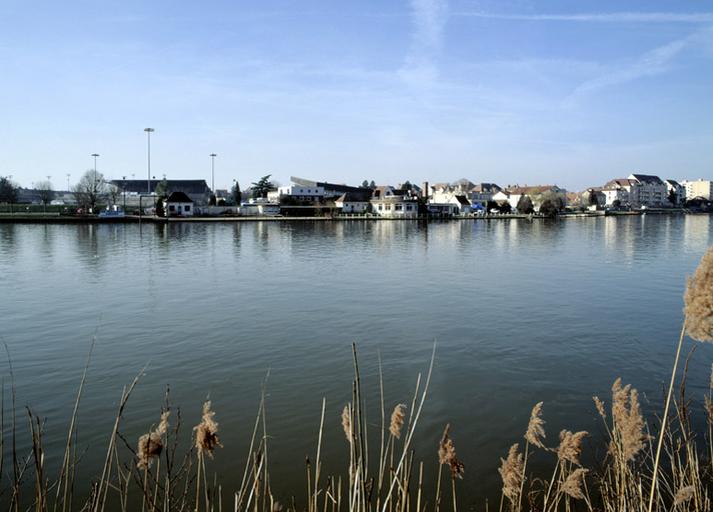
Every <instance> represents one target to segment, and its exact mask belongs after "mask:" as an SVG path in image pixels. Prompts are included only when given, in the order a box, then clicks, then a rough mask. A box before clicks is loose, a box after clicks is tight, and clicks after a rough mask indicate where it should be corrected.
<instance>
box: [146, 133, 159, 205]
mask: <svg viewBox="0 0 713 512" xmlns="http://www.w3.org/2000/svg"><path fill="white" fill-rule="evenodd" d="M144 131H145V132H146V137H147V143H148V151H147V165H148V169H147V173H146V176H147V180H146V193H147V194H149V195H150V194H151V134H152V133H153V132H155V131H156V130H154V129H153V128H144Z"/></svg>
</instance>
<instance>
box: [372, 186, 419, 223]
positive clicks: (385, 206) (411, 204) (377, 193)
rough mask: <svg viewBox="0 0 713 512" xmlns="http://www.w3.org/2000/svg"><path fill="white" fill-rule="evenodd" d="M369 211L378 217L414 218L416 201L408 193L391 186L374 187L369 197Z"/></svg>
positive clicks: (416, 206)
mask: <svg viewBox="0 0 713 512" xmlns="http://www.w3.org/2000/svg"><path fill="white" fill-rule="evenodd" d="M370 203H371V210H372V212H373V213H375V214H376V215H379V216H380V217H390V218H406V219H411V218H414V219H415V218H416V217H418V199H417V198H416V197H414V196H412V195H411V194H410V193H409V192H408V191H405V190H398V189H395V188H394V187H391V186H383V187H376V188H375V189H374V190H373V192H372V195H371V201H370Z"/></svg>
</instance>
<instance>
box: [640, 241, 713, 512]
mask: <svg viewBox="0 0 713 512" xmlns="http://www.w3.org/2000/svg"><path fill="white" fill-rule="evenodd" d="M683 298H684V303H685V308H684V321H683V326H682V328H681V335H680V336H679V338H678V345H677V347H676V356H675V358H674V360H673V370H672V371H671V380H670V382H669V385H668V392H667V393H666V405H664V410H663V416H662V417H661V429H660V431H659V435H658V443H657V445H656V456H655V458H654V468H653V475H652V477H651V489H650V491H649V506H648V509H647V510H648V512H651V511H652V510H653V507H654V494H655V493H656V482H657V478H658V469H659V461H660V458H661V449H662V448H663V441H664V435H665V432H666V422H667V421H668V411H669V408H670V406H671V395H672V393H673V385H674V383H675V382H676V370H677V369H678V361H679V359H680V357H681V347H682V346H683V337H684V335H685V334H686V331H688V333H689V335H690V336H691V337H692V338H694V339H697V340H698V341H713V246H712V247H709V248H708V251H706V253H705V254H704V255H703V258H701V262H700V263H699V264H698V267H697V268H696V271H695V273H694V275H693V277H692V278H690V279H689V280H688V286H687V287H686V292H685V294H684V297H683Z"/></svg>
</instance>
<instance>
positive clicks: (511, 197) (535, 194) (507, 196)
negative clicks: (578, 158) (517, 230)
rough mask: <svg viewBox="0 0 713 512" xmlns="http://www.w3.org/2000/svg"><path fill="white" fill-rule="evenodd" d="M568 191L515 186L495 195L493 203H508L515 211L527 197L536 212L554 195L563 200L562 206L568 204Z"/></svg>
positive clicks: (552, 186) (551, 187)
mask: <svg viewBox="0 0 713 512" xmlns="http://www.w3.org/2000/svg"><path fill="white" fill-rule="evenodd" d="M566 193H567V191H566V190H565V189H563V188H560V187H558V186H557V185H535V186H529V187H528V186H525V187H520V186H515V187H510V188H507V189H505V190H500V191H499V192H497V193H496V194H493V201H495V202H497V203H500V204H502V203H503V202H508V203H509V204H510V207H511V208H512V209H513V210H515V209H517V205H518V203H519V202H520V199H522V197H523V196H527V197H529V198H530V200H531V201H532V205H533V207H534V209H535V211H538V210H539V209H540V203H541V202H542V200H543V198H546V197H547V196H548V195H553V196H555V197H559V198H561V199H562V205H563V206H564V205H565V203H566V199H565V194H566Z"/></svg>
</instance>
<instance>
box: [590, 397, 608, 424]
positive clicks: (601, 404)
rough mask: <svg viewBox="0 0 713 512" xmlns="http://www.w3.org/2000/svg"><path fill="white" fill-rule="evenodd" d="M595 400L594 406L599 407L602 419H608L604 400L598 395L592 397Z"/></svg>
mask: <svg viewBox="0 0 713 512" xmlns="http://www.w3.org/2000/svg"><path fill="white" fill-rule="evenodd" d="M592 399H593V400H594V406H595V407H596V408H597V412H598V413H599V416H601V417H602V419H604V420H606V419H607V411H606V410H605V409H604V402H602V401H601V400H600V399H599V397H598V396H594V397H592Z"/></svg>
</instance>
